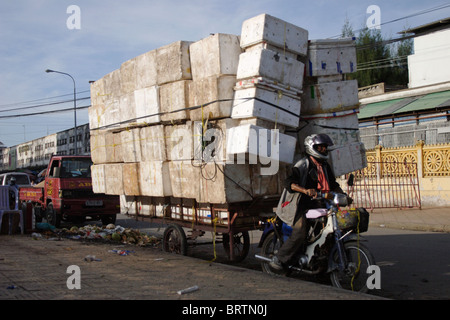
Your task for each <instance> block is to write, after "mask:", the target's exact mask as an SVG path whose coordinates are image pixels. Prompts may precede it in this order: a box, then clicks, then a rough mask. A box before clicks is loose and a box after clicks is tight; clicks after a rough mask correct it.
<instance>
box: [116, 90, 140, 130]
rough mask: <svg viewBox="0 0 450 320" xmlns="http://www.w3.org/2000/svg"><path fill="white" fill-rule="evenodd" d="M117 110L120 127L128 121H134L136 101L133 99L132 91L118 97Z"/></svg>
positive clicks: (127, 123)
mask: <svg viewBox="0 0 450 320" xmlns="http://www.w3.org/2000/svg"><path fill="white" fill-rule="evenodd" d="M119 112H120V119H119V122H120V126H121V127H126V126H128V125H129V123H130V122H135V121H136V103H135V99H134V92H131V93H127V94H124V95H122V96H121V97H120V102H119ZM122 122H124V123H122Z"/></svg>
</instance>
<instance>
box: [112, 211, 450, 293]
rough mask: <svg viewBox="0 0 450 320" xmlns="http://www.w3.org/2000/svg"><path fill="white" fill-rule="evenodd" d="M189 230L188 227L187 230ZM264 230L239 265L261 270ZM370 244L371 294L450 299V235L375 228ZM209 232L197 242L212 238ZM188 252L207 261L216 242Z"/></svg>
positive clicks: (254, 235)
mask: <svg viewBox="0 0 450 320" xmlns="http://www.w3.org/2000/svg"><path fill="white" fill-rule="evenodd" d="M117 224H120V225H122V226H130V227H133V228H140V229H141V230H142V231H143V232H149V233H150V234H153V235H159V236H161V235H162V233H163V232H164V226H161V225H151V224H150V223H148V222H142V221H135V220H133V219H130V218H128V217H126V216H123V215H119V216H118V219H117ZM186 231H188V230H186ZM260 235H261V232H260V231H252V232H250V241H251V247H250V252H249V255H248V256H247V258H246V259H245V260H244V261H242V262H240V263H237V264H235V265H236V266H238V267H244V268H249V269H254V270H261V267H260V263H259V262H258V261H257V260H256V259H255V258H254V255H255V254H256V253H258V252H259V248H257V244H258V241H259V238H260ZM362 237H363V238H364V239H365V240H367V242H366V243H365V245H366V246H368V247H369V249H370V250H371V251H372V253H373V255H374V257H375V261H376V262H377V265H378V266H379V267H380V270H381V289H380V290H373V291H371V292H370V294H373V295H376V296H380V297H385V298H390V299H450V289H449V288H450V255H449V254H448V250H449V248H450V234H448V233H438V232H420V231H409V230H399V229H388V228H381V227H372V228H370V229H369V231H368V232H366V233H364V234H362ZM211 239H212V238H211V235H210V234H209V233H206V234H205V235H204V236H203V237H201V238H199V239H198V240H197V241H198V242H199V243H202V242H209V241H211ZM215 248H216V256H217V258H216V260H215V261H216V262H219V263H225V264H229V262H228V261H227V259H226V254H225V251H224V250H223V248H222V244H217V245H216V246H215ZM188 255H189V256H192V257H196V258H199V259H204V260H212V259H213V258H214V248H213V245H212V244H207V245H199V246H194V247H190V248H189V251H188ZM301 279H302V280H306V281H313V282H318V283H321V284H326V285H330V282H329V280H328V278H327V277H325V278H324V277H323V276H322V277H319V278H315V277H307V276H302V277H301Z"/></svg>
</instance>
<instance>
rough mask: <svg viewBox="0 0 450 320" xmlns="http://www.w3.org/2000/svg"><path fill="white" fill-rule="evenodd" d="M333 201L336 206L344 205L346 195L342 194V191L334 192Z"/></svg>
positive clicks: (345, 203) (345, 204) (346, 203)
mask: <svg viewBox="0 0 450 320" xmlns="http://www.w3.org/2000/svg"><path fill="white" fill-rule="evenodd" d="M333 202H334V204H336V205H338V206H343V207H345V206H347V205H348V201H347V195H345V194H342V193H336V194H335V195H334V198H333Z"/></svg>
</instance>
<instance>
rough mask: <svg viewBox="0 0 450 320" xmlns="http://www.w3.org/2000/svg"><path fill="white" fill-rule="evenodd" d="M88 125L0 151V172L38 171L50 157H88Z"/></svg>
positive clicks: (46, 163)
mask: <svg viewBox="0 0 450 320" xmlns="http://www.w3.org/2000/svg"><path fill="white" fill-rule="evenodd" d="M90 152H91V150H90V134H89V124H84V125H81V126H78V127H77V135H76V136H75V130H74V129H73V128H72V129H68V130H64V131H60V132H57V133H54V134H51V135H48V136H45V137H42V138H38V139H35V140H32V141H29V142H25V143H22V144H19V145H16V146H12V147H4V148H2V149H1V150H0V172H5V171H15V170H18V169H30V170H38V169H39V168H44V167H46V166H47V165H48V162H49V160H50V158H51V157H52V155H75V154H77V155H90Z"/></svg>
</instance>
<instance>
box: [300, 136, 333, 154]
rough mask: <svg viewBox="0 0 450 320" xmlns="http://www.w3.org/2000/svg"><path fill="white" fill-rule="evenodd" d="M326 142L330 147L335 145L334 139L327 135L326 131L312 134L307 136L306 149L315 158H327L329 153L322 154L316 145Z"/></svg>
mask: <svg viewBox="0 0 450 320" xmlns="http://www.w3.org/2000/svg"><path fill="white" fill-rule="evenodd" d="M320 144H324V145H326V146H327V148H328V147H331V146H332V145H333V141H332V140H331V138H330V137H329V136H328V135H326V134H325V133H319V134H312V135H310V136H308V137H306V138H305V150H306V153H307V154H309V155H310V156H313V157H314V158H317V159H321V160H327V159H328V154H322V153H320V152H318V151H317V149H316V146H317V145H320Z"/></svg>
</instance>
